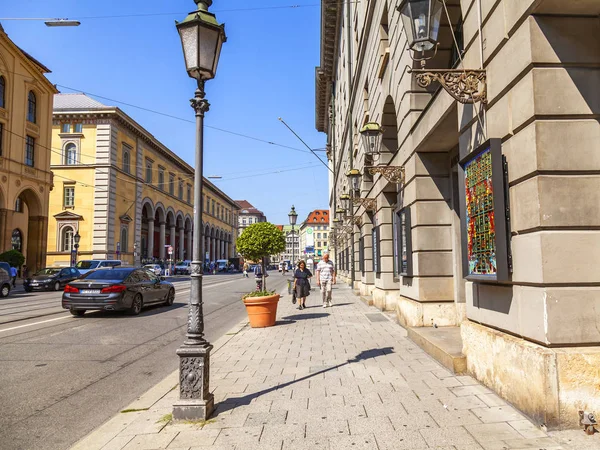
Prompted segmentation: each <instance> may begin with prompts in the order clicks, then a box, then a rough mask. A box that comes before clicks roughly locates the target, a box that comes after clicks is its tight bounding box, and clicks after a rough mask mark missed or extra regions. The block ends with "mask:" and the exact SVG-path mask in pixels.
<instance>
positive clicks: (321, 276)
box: [316, 253, 335, 308]
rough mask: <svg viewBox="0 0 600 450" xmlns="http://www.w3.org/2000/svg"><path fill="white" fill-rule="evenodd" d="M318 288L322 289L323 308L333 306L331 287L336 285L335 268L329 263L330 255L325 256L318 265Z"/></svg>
mask: <svg viewBox="0 0 600 450" xmlns="http://www.w3.org/2000/svg"><path fill="white" fill-rule="evenodd" d="M316 273H317V286H319V287H320V288H321V297H322V298H323V308H327V307H329V306H331V286H332V285H334V284H335V267H334V265H333V262H331V261H329V253H325V254H324V255H323V259H322V260H321V261H319V264H317V270H316Z"/></svg>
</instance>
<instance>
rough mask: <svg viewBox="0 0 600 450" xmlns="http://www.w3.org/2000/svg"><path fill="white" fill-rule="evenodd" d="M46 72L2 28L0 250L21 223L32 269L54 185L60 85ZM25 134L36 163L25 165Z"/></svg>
mask: <svg viewBox="0 0 600 450" xmlns="http://www.w3.org/2000/svg"><path fill="white" fill-rule="evenodd" d="M45 71H46V69H44V68H42V67H41V66H39V65H38V64H37V63H35V62H33V61H32V60H31V59H29V58H28V57H27V56H25V55H24V54H23V53H22V52H21V51H20V50H19V49H18V47H17V46H16V45H15V44H14V43H13V42H12V41H11V40H10V39H9V38H8V36H7V35H6V34H5V33H4V32H3V31H1V30H0V76H2V77H3V78H4V80H5V98H4V105H3V107H2V106H0V124H2V127H3V130H4V132H3V136H2V142H1V146H2V155H1V156H0V252H3V251H6V250H9V249H10V248H11V235H12V231H13V230H14V229H15V228H19V229H20V230H21V232H22V234H23V249H22V250H23V251H24V255H25V258H26V264H28V265H29V266H30V268H31V269H32V270H34V269H36V268H40V267H41V266H43V265H44V264H45V258H46V255H45V250H46V236H47V235H46V225H45V223H46V218H47V216H48V193H49V192H50V189H51V187H52V174H51V172H50V150H49V147H50V142H51V137H50V126H51V123H52V96H53V94H54V92H56V89H55V88H54V87H53V86H52V84H50V82H49V81H48V80H47V79H46V78H45V77H44V75H43V73H42V72H45ZM30 91H32V92H33V93H34V94H35V96H36V104H37V108H36V110H37V114H36V120H35V123H32V122H29V121H28V120H27V106H28V102H27V98H28V94H29V92H30ZM26 136H31V137H33V138H34V139H35V155H34V165H33V167H29V166H27V165H25V164H24V162H25V139H26ZM17 198H21V199H22V201H23V202H24V203H25V204H26V205H28V207H26V206H25V207H24V209H23V211H24V212H23V213H15V212H14V210H15V203H16V200H17ZM29 216H34V217H35V223H36V226H35V227H34V228H32V229H30V224H29ZM37 224H40V225H41V226H37Z"/></svg>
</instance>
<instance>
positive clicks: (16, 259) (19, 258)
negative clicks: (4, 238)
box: [0, 250, 25, 267]
mask: <svg viewBox="0 0 600 450" xmlns="http://www.w3.org/2000/svg"><path fill="white" fill-rule="evenodd" d="M0 261H4V262H7V263H8V264H10V265H11V266H12V267H21V266H22V265H23V263H24V262H25V257H24V256H23V254H22V253H21V252H20V251H18V250H9V251H7V252H4V253H0Z"/></svg>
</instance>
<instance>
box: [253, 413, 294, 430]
mask: <svg viewBox="0 0 600 450" xmlns="http://www.w3.org/2000/svg"><path fill="white" fill-rule="evenodd" d="M287 415H288V412H287V411H273V412H255V413H250V414H248V418H247V419H246V421H245V422H244V426H245V427H248V426H250V427H252V426H257V425H267V424H284V423H285V419H286V417H287Z"/></svg>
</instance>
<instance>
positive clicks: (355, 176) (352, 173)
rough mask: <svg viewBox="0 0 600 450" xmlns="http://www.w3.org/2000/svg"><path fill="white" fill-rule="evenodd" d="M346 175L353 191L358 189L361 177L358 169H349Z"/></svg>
mask: <svg viewBox="0 0 600 450" xmlns="http://www.w3.org/2000/svg"><path fill="white" fill-rule="evenodd" d="M346 176H347V177H348V179H349V180H350V186H352V190H353V191H354V192H357V191H360V178H361V177H362V175H361V173H360V171H359V170H358V169H350V170H349V171H348V173H346Z"/></svg>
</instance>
